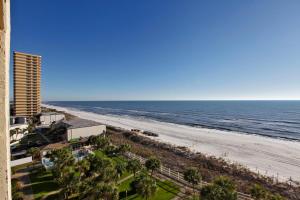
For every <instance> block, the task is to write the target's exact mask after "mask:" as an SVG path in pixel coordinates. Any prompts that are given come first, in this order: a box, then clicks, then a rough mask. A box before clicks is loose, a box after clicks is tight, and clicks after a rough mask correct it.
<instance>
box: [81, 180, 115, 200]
mask: <svg viewBox="0 0 300 200" xmlns="http://www.w3.org/2000/svg"><path fill="white" fill-rule="evenodd" d="M85 196H87V198H85V199H88V200H98V199H103V200H118V199H119V192H118V188H117V187H116V186H115V185H113V184H105V183H98V184H96V185H95V186H93V187H91V189H90V190H89V191H87V192H86V194H85Z"/></svg>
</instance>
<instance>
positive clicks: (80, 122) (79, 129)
mask: <svg viewBox="0 0 300 200" xmlns="http://www.w3.org/2000/svg"><path fill="white" fill-rule="evenodd" d="M58 126H60V127H62V126H63V127H65V128H66V139H67V140H68V141H70V140H74V139H80V138H87V137H89V136H92V135H100V134H103V133H105V132H106V125H103V124H100V123H97V122H94V121H90V120H84V119H80V118H75V119H72V120H69V121H66V120H64V121H62V122H60V123H58V124H56V125H55V127H58Z"/></svg>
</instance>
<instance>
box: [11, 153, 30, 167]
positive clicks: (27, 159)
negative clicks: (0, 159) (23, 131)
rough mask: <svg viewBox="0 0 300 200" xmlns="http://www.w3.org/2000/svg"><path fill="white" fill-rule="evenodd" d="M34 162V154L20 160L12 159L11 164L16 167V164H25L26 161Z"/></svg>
mask: <svg viewBox="0 0 300 200" xmlns="http://www.w3.org/2000/svg"><path fill="white" fill-rule="evenodd" d="M31 162H32V156H29V157H26V158H21V159H18V160H12V161H10V166H11V167H14V166H18V165H23V164H26V163H31Z"/></svg>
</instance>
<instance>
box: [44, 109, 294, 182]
mask: <svg viewBox="0 0 300 200" xmlns="http://www.w3.org/2000/svg"><path fill="white" fill-rule="evenodd" d="M43 106H45V107H49V108H54V109H57V110H60V111H65V112H68V113H70V114H73V115H75V116H78V117H81V118H84V119H89V120H93V121H97V122H100V123H104V124H107V125H111V126H116V127H120V128H124V129H132V128H135V129H140V130H147V131H151V132H154V133H157V134H159V137H158V138H154V139H156V140H158V141H162V142H166V143H170V144H174V145H178V146H185V147H189V148H190V149H191V150H193V151H198V152H202V153H205V154H207V155H212V156H217V157H223V158H224V159H226V160H228V161H230V162H236V163H239V164H242V165H244V166H246V167H248V168H249V169H250V170H252V171H256V172H257V171H259V173H261V174H264V175H267V176H270V177H275V178H277V177H278V178H279V180H281V181H285V180H287V179H289V178H290V177H292V179H293V180H298V181H300V142H296V141H287V140H281V139H275V138H268V137H263V136H258V135H247V134H242V133H237V132H229V131H221V130H213V129H206V128H196V127H190V126H185V125H178V124H172V123H165V122H159V121H154V120H149V119H144V118H143V119H142V118H132V117H126V116H115V115H101V114H96V113H92V112H84V111H80V110H77V109H73V108H64V107H58V106H52V105H43Z"/></svg>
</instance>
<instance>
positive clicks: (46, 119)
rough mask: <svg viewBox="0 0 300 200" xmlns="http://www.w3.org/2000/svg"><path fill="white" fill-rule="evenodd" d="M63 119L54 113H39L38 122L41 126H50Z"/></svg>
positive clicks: (62, 116)
mask: <svg viewBox="0 0 300 200" xmlns="http://www.w3.org/2000/svg"><path fill="white" fill-rule="evenodd" d="M64 119H65V115H64V114H62V113H56V112H46V113H41V115H40V122H41V125H44V126H50V125H51V124H52V123H57V122H60V121H62V120H64Z"/></svg>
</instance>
